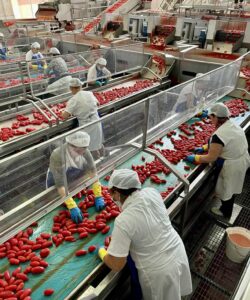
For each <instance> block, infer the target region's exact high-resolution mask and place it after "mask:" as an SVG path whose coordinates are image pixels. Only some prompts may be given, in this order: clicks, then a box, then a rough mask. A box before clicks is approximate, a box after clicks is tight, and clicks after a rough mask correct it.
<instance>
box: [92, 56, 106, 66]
mask: <svg viewBox="0 0 250 300" xmlns="http://www.w3.org/2000/svg"><path fill="white" fill-rule="evenodd" d="M95 63H96V64H100V65H103V66H106V65H107V61H106V59H105V58H103V57H100V58H98V59H97V60H96V62H95Z"/></svg>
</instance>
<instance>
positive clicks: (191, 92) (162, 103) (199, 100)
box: [147, 59, 242, 143]
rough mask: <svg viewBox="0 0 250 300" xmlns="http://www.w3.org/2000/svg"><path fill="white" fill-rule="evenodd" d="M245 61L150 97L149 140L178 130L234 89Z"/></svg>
mask: <svg viewBox="0 0 250 300" xmlns="http://www.w3.org/2000/svg"><path fill="white" fill-rule="evenodd" d="M241 63H242V59H239V60H237V61H235V62H233V63H230V64H228V65H225V66H223V67H221V68H218V69H217V70H214V71H211V72H209V73H207V74H206V75H202V76H200V77H197V78H195V79H193V80H190V81H188V82H185V83H183V84H180V85H178V86H176V87H173V88H170V89H168V90H167V91H165V92H161V93H159V94H157V95H155V96H153V97H150V102H149V119H148V120H149V122H148V124H149V125H148V133H147V140H148V141H149V143H150V141H151V139H152V138H153V137H155V136H157V135H159V134H161V133H162V132H166V131H168V130H170V129H174V128H176V127H177V126H179V125H180V124H181V123H182V122H184V121H185V120H188V119H189V118H191V117H192V116H194V115H195V114H197V113H198V112H200V111H202V109H205V108H207V107H208V106H210V105H211V104H212V103H214V102H215V101H217V100H218V99H220V98H222V97H223V96H225V95H227V94H229V93H230V92H231V91H233V90H234V88H235V86H236V83H237V80H238V75H239V72H240V67H241Z"/></svg>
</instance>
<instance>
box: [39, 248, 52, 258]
mask: <svg viewBox="0 0 250 300" xmlns="http://www.w3.org/2000/svg"><path fill="white" fill-rule="evenodd" d="M49 254H50V250H49V248H45V249H42V250H41V251H40V256H41V257H42V258H45V257H47V256H48V255H49Z"/></svg>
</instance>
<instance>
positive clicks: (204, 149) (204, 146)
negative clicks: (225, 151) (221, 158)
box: [202, 144, 208, 152]
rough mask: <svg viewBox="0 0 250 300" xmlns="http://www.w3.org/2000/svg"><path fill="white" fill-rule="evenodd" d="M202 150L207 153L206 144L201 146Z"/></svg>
mask: <svg viewBox="0 0 250 300" xmlns="http://www.w3.org/2000/svg"><path fill="white" fill-rule="evenodd" d="M202 149H203V151H204V152H207V151H208V144H206V145H203V146H202Z"/></svg>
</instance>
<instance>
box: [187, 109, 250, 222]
mask: <svg viewBox="0 0 250 300" xmlns="http://www.w3.org/2000/svg"><path fill="white" fill-rule="evenodd" d="M229 116H230V112H229V109H228V108H227V106H226V105H224V104H223V103H217V104H215V105H214V106H213V107H212V108H211V111H210V119H211V121H212V123H213V124H214V125H215V127H216V131H215V132H214V133H213V135H212V137H211V139H210V143H209V147H208V145H204V146H203V147H202V148H197V149H196V152H198V153H202V152H203V151H206V150H207V149H208V153H207V154H206V155H198V154H197V155H194V154H192V155H189V156H188V157H187V160H188V161H190V162H196V163H211V162H215V161H216V164H217V168H218V179H217V183H216V187H215V193H216V198H218V199H220V200H221V206H220V207H219V208H218V207H213V208H212V209H211V211H212V212H213V213H214V214H216V215H218V216H221V217H226V218H230V217H231V215H232V211H233V205H234V198H235V195H236V194H240V193H241V192H242V188H243V184H244V179H245V175H246V171H247V169H248V168H249V166H250V157H249V153H248V143H247V139H246V135H245V133H244V131H243V129H242V128H241V127H240V126H238V125H236V124H235V123H234V122H232V120H230V119H229Z"/></svg>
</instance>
